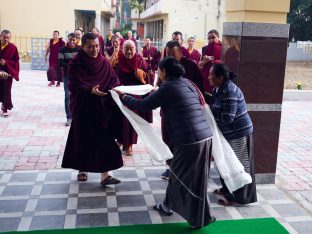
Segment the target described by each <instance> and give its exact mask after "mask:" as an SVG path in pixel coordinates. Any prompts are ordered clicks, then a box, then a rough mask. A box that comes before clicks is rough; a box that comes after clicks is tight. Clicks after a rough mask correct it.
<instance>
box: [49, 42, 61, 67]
mask: <svg viewBox="0 0 312 234" xmlns="http://www.w3.org/2000/svg"><path fill="white" fill-rule="evenodd" d="M64 46H65V42H64V41H63V39H62V38H59V40H58V42H57V43H55V44H54V45H53V38H52V39H50V55H49V66H52V67H58V55H59V52H60V49H61V48H62V47H64Z"/></svg>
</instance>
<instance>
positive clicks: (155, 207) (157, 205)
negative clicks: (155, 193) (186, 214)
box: [153, 203, 173, 216]
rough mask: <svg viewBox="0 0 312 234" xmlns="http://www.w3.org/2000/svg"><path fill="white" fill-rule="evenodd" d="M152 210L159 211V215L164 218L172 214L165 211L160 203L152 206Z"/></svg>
mask: <svg viewBox="0 0 312 234" xmlns="http://www.w3.org/2000/svg"><path fill="white" fill-rule="evenodd" d="M153 209H154V210H157V211H159V213H160V214H163V215H165V216H170V215H172V214H173V211H172V210H170V211H169V212H167V211H165V210H164V209H163V207H162V206H161V204H160V203H159V204H156V205H155V206H153Z"/></svg>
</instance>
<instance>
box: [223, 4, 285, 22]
mask: <svg viewBox="0 0 312 234" xmlns="http://www.w3.org/2000/svg"><path fill="white" fill-rule="evenodd" d="M289 7H290V0H227V1H226V3H225V9H226V12H227V14H226V21H227V22H261V23H286V20H287V13H288V12H289Z"/></svg>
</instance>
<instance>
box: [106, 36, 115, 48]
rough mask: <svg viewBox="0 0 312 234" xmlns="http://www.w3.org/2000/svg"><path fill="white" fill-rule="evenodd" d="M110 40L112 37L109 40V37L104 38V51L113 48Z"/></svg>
mask: <svg viewBox="0 0 312 234" xmlns="http://www.w3.org/2000/svg"><path fill="white" fill-rule="evenodd" d="M112 38H113V37H111V38H110V39H109V37H106V42H105V49H106V50H107V49H108V48H111V47H112V46H113V43H112Z"/></svg>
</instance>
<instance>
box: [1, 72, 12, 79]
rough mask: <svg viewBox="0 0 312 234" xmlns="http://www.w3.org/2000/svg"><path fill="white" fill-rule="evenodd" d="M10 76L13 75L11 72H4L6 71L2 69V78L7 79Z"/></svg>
mask: <svg viewBox="0 0 312 234" xmlns="http://www.w3.org/2000/svg"><path fill="white" fill-rule="evenodd" d="M9 77H11V75H10V74H8V73H6V72H4V71H0V79H4V80H6V79H8V78H9Z"/></svg>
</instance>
